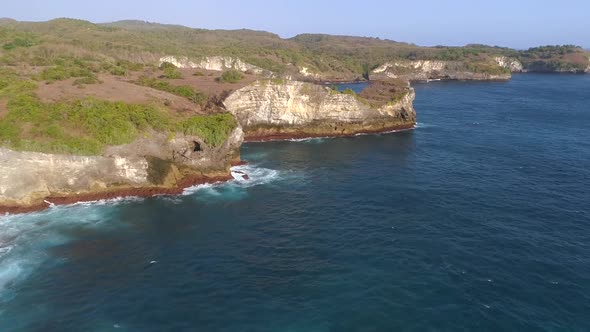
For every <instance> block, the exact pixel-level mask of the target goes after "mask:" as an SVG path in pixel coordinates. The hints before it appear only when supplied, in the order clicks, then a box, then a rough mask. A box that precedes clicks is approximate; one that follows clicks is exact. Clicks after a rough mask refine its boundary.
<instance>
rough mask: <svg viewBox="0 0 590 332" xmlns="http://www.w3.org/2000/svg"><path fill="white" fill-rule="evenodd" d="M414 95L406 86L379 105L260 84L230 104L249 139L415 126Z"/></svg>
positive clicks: (297, 86)
mask: <svg viewBox="0 0 590 332" xmlns="http://www.w3.org/2000/svg"><path fill="white" fill-rule="evenodd" d="M414 96H415V94H414V90H413V89H412V88H409V87H404V91H402V92H401V93H397V94H395V95H393V94H392V95H391V96H389V98H390V99H389V100H388V101H385V102H383V101H381V102H380V103H379V104H377V103H375V102H374V101H371V100H369V99H365V98H363V97H361V96H357V95H354V94H352V93H351V94H345V93H339V92H337V91H334V90H331V89H330V88H328V87H326V86H321V85H316V84H310V83H303V82H297V81H279V82H273V81H258V82H256V83H255V84H252V85H249V86H246V87H244V88H242V89H239V90H237V91H235V92H234V93H232V94H231V95H230V96H229V97H228V98H227V99H226V100H225V101H224V105H225V107H226V108H227V110H228V111H230V112H231V113H232V114H234V115H235V117H236V119H237V120H238V122H239V123H240V124H241V125H242V126H243V128H244V132H245V137H246V139H250V140H264V139H274V138H293V137H311V136H345V135H353V134H357V133H374V132H383V131H390V130H395V129H406V128H411V127H413V125H414V124H415V122H416V113H415V111H414V108H413V105H412V101H413V100H414ZM372 102H374V103H373V104H371V103H372Z"/></svg>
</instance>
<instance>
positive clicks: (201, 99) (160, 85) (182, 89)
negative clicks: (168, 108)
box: [135, 76, 207, 106]
mask: <svg viewBox="0 0 590 332" xmlns="http://www.w3.org/2000/svg"><path fill="white" fill-rule="evenodd" d="M135 83H136V84H138V85H143V86H147V87H150V88H152V89H156V90H160V91H166V92H170V93H172V94H175V95H177V96H181V97H186V98H188V100H190V101H192V102H193V103H195V104H198V105H201V106H203V105H204V104H205V102H206V101H207V96H206V95H205V94H204V93H202V92H200V91H196V90H195V89H193V88H192V87H190V86H188V85H180V86H176V85H172V84H170V83H168V82H166V81H162V80H159V79H156V78H149V77H145V76H143V77H140V78H139V80H138V81H137V82H135Z"/></svg>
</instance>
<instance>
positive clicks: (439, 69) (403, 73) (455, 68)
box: [371, 60, 510, 81]
mask: <svg viewBox="0 0 590 332" xmlns="http://www.w3.org/2000/svg"><path fill="white" fill-rule="evenodd" d="M494 66H495V67H494ZM485 67H486V68H485V69H484V68H478V67H473V68H469V67H466V65H465V64H464V63H461V62H456V61H438V60H416V61H403V60H400V61H395V62H388V63H385V64H383V65H381V66H379V67H377V68H375V69H374V70H373V71H372V72H371V79H372V80H373V79H379V80H385V79H403V80H408V81H427V80H432V79H445V80H507V79H510V73H504V72H502V71H503V70H502V67H501V66H499V65H497V64H495V65H493V66H490V65H486V66H485ZM486 70H487V71H486Z"/></svg>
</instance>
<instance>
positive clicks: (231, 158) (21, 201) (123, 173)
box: [0, 126, 243, 213]
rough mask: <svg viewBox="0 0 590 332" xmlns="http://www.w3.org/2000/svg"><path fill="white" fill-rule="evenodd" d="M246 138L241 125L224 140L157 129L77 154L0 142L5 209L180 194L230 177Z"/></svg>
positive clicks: (0, 206)
mask: <svg viewBox="0 0 590 332" xmlns="http://www.w3.org/2000/svg"><path fill="white" fill-rule="evenodd" d="M242 141H243V132H242V129H241V127H239V126H238V127H236V128H235V129H234V130H233V131H232V132H231V134H230V135H229V137H228V138H227V140H226V141H225V142H224V144H223V145H221V146H219V147H209V146H208V145H207V144H206V143H205V142H204V141H203V140H202V139H201V138H200V137H198V136H192V135H183V134H177V135H175V136H174V137H173V138H170V137H169V136H167V135H165V134H163V133H157V132H153V133H150V134H149V135H146V136H145V137H142V138H139V139H137V140H135V141H134V142H132V143H130V144H125V145H119V146H111V147H108V148H107V149H106V150H105V152H104V153H103V155H101V156H76V155H63V154H47V153H39V152H27V151H13V150H9V149H5V148H0V212H11V213H17V212H27V211H33V210H39V209H43V208H45V207H47V206H49V205H50V204H66V203H73V202H76V201H89V200H96V199H104V198H115V197H119V196H152V195H157V194H178V193H181V192H182V190H183V188H185V187H188V186H191V185H196V184H200V183H205V182H216V181H223V180H228V179H230V178H231V173H230V166H231V164H235V163H237V162H239V161H240V155H239V153H240V152H239V148H240V145H241V143H242Z"/></svg>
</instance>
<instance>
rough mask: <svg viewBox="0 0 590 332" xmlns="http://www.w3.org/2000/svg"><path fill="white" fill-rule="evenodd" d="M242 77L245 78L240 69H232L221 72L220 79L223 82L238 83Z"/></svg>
mask: <svg viewBox="0 0 590 332" xmlns="http://www.w3.org/2000/svg"><path fill="white" fill-rule="evenodd" d="M242 78H244V75H242V73H241V72H240V71H238V70H235V69H230V70H227V71H225V72H223V74H221V77H220V79H219V81H220V82H223V83H238V82H239V81H241V80H242Z"/></svg>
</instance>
